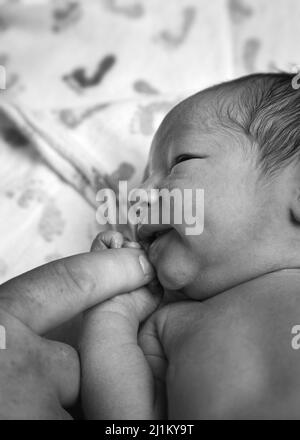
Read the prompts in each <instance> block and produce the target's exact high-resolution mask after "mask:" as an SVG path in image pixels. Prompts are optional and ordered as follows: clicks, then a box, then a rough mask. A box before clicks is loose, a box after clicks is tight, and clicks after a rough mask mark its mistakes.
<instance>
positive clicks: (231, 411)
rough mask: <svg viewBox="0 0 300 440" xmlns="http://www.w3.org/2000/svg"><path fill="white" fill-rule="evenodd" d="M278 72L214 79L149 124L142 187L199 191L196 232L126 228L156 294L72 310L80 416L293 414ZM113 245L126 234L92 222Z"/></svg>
mask: <svg viewBox="0 0 300 440" xmlns="http://www.w3.org/2000/svg"><path fill="white" fill-rule="evenodd" d="M292 79H293V76H292V75H289V74H284V73H280V74H256V75H251V76H248V77H243V78H240V79H238V80H235V81H232V82H228V83H224V84H221V85H217V86H214V87H212V88H210V89H207V90H204V91H202V92H200V93H198V94H196V95H194V96H192V97H190V98H188V99H186V100H185V101H183V102H182V103H180V104H179V105H178V106H176V107H175V108H174V109H173V110H172V111H171V112H170V113H169V114H168V115H167V116H166V118H165V120H164V121H163V123H162V124H161V126H160V128H159V129H158V131H157V133H156V135H155V137H154V140H153V143H152V147H151V152H150V157H149V161H148V165H147V170H146V177H145V181H144V182H143V185H142V187H143V188H144V189H146V190H150V189H151V188H167V189H169V190H172V189H174V188H179V189H181V190H184V189H187V188H188V189H197V188H201V189H204V194H205V211H204V213H205V217H204V218H205V223H204V231H203V233H202V234H200V235H197V236H194V235H186V234H185V229H186V224H184V223H183V224H173V223H172V224H170V225H167V228H166V225H160V226H158V225H151V224H144V225H141V226H140V227H139V228H138V236H139V238H140V239H141V241H142V245H143V241H145V240H146V241H147V242H148V246H147V249H148V257H149V260H150V261H151V263H152V265H153V266H154V267H155V269H156V273H157V277H158V280H159V283H160V284H161V286H162V287H163V289H164V291H165V295H166V297H164V298H163V300H162V301H161V293H160V289H159V286H158V288H156V289H154V290H152V289H151V291H152V292H153V291H154V293H151V292H150V291H149V289H148V288H147V287H145V288H143V289H139V290H138V291H135V292H130V293H128V294H126V295H123V296H120V297H117V298H115V299H113V300H111V301H108V302H107V303H104V304H102V305H99V306H97V307H96V308H95V309H93V310H91V311H90V312H89V313H88V314H86V316H85V320H84V326H83V334H82V339H81V350H83V351H84V354H85V356H84V359H85V362H84V364H83V365H82V371H83V373H82V374H83V375H82V390H83V399H84V400H85V401H86V407H87V408H89V409H88V412H89V414H88V416H89V417H94V418H104V419H114V418H116V419H118V418H119V419H120V418H124V419H126V418H129V419H130V418H131V419H135V418H136V419H137V418H149V419H151V418H164V417H165V418H169V419H211V418H213V419H219V418H221V419H227V418H230V419H232V418H233V419H243V418H267V419H269V418H275V419H279V418H283V419H284V418H300V410H299V403H300V378H299V371H300V355H299V353H298V352H297V351H295V350H293V349H292V346H291V340H292V334H291V330H292V327H293V326H294V325H296V324H299V323H300V322H299V321H300V270H299V267H300V163H299V157H300V156H299V152H300V130H299V123H300V94H299V91H296V90H294V89H293V87H292ZM151 203H152V202H150V204H151ZM159 230H161V232H162V233H161V234H159V235H157V234H156V233H157V231H159ZM149 245H150V246H149ZM123 246H125V247H132V251H133V252H134V248H135V247H137V246H139V244H137V243H132V242H129V241H128V240H125V239H124V237H123V236H122V235H121V234H119V233H106V234H102V235H101V236H100V237H98V238H97V239H96V241H95V243H94V246H93V247H94V250H95V251H102V250H101V249H102V248H116V249H118V248H121V247H123ZM104 252H108V251H106V250H104ZM116 252H117V251H116ZM116 276H118V274H116ZM128 276H130V274H128Z"/></svg>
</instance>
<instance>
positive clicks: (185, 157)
mask: <svg viewBox="0 0 300 440" xmlns="http://www.w3.org/2000/svg"><path fill="white" fill-rule="evenodd" d="M205 157H206V156H192V155H189V154H180V155H179V156H177V157H175V159H174V161H173V164H172V167H171V168H173V167H175V166H176V165H178V164H179V163H181V162H186V161H187V160H191V159H204V158H205Z"/></svg>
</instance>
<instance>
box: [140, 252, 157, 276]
mask: <svg viewBox="0 0 300 440" xmlns="http://www.w3.org/2000/svg"><path fill="white" fill-rule="evenodd" d="M139 261H140V265H141V267H142V269H143V272H144V274H145V275H146V276H150V275H154V270H153V267H152V266H151V264H150V263H149V261H148V260H147V258H146V257H145V256H144V255H140V256H139Z"/></svg>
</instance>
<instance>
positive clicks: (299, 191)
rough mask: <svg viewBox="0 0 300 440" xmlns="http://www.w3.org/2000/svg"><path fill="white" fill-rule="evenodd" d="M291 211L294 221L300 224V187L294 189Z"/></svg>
mask: <svg viewBox="0 0 300 440" xmlns="http://www.w3.org/2000/svg"><path fill="white" fill-rule="evenodd" d="M290 212H291V215H292V219H293V221H294V222H296V223H299V225H300V187H299V188H295V189H294V192H293V195H292V200H291V203H290Z"/></svg>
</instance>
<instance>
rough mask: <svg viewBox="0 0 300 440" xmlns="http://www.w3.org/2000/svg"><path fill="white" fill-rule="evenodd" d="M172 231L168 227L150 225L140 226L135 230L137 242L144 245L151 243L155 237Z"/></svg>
mask: <svg viewBox="0 0 300 440" xmlns="http://www.w3.org/2000/svg"><path fill="white" fill-rule="evenodd" d="M171 229H173V228H172V227H171V226H170V225H161V224H158V225H152V224H141V225H139V226H138V228H137V235H138V238H139V240H141V241H142V242H144V243H148V244H149V243H151V242H152V241H154V240H155V239H156V238H157V237H159V236H160V235H162V234H165V233H166V232H168V231H170V230H171Z"/></svg>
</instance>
